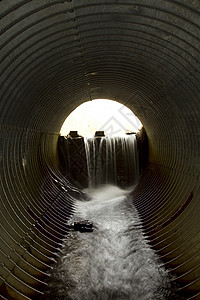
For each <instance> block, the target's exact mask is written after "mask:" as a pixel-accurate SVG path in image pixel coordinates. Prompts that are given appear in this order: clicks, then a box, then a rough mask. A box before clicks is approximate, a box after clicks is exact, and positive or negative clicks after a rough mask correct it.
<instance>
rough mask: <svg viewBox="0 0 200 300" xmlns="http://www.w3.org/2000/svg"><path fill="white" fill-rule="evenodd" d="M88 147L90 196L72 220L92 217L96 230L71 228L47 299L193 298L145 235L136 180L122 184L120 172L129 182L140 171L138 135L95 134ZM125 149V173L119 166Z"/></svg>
mask: <svg viewBox="0 0 200 300" xmlns="http://www.w3.org/2000/svg"><path fill="white" fill-rule="evenodd" d="M117 145H118V146H119V145H120V147H118V148H117ZM85 147H86V154H87V163H88V176H89V187H88V190H85V192H86V193H87V194H88V195H89V197H88V199H89V200H87V201H85V200H83V201H81V200H77V201H76V212H75V214H74V215H73V218H72V219H71V222H75V221H81V220H89V221H91V222H93V225H94V227H93V229H94V230H93V232H79V231H74V230H73V229H72V230H71V231H70V233H69V235H68V236H67V237H66V239H65V240H64V241H63V247H62V251H61V255H60V256H59V259H58V262H57V264H55V266H54V269H53V271H52V272H51V280H50V282H49V287H48V290H46V291H45V294H44V296H43V297H42V299H52V300H111V299H113V300H136V299H137V300H164V299H179V300H180V299H187V298H186V297H184V296H180V294H179V295H178V294H176V292H174V291H173V289H174V287H172V284H171V279H172V276H171V275H169V274H168V271H167V270H166V269H165V267H164V266H163V264H162V262H161V261H160V260H159V258H158V256H157V255H156V254H155V252H154V251H153V250H152V249H151V248H150V247H149V245H148V243H147V241H146V240H145V238H144V235H143V231H142V224H141V222H140V219H139V217H138V214H137V211H136V208H135V207H134V205H133V198H132V196H131V191H132V190H133V189H134V186H131V187H130V186H129V188H127V187H126V188H125V187H123V189H122V188H120V187H118V186H117V177H119V178H120V180H121V179H122V180H124V181H126V184H125V185H127V183H129V182H132V183H134V182H135V184H136V180H137V178H138V176H139V167H138V153H137V148H136V140H135V137H133V138H123V139H112V140H108V139H106V138H102V139H101V140H99V139H90V140H86V142H85ZM119 154H120V157H121V160H122V163H123V166H124V169H125V171H126V172H123V173H120V172H119V170H118V169H120V168H118V169H117V164H119V162H118V161H119V159H117V155H119Z"/></svg>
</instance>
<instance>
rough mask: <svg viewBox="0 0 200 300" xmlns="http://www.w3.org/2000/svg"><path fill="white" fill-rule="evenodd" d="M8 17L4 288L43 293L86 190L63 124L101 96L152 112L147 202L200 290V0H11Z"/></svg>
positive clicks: (146, 220) (2, 124)
mask: <svg viewBox="0 0 200 300" xmlns="http://www.w3.org/2000/svg"><path fill="white" fill-rule="evenodd" d="M0 18H1V23H0V40H1V51H0V78H1V80H0V85H1V89H0V132H1V135H0V176H1V180H0V197H1V198H0V262H1V263H0V295H2V296H1V297H2V299H4V298H5V299H20V300H21V299H32V298H33V297H34V296H36V295H39V294H40V288H41V286H42V285H44V283H43V282H44V278H45V277H46V276H47V275H46V271H47V270H48V269H49V268H51V263H52V261H54V259H55V258H56V256H57V253H58V251H59V247H60V244H61V242H62V238H63V236H65V235H66V233H67V231H68V228H67V225H66V222H67V220H68V219H69V217H70V215H71V214H72V213H73V209H74V205H75V202H74V199H75V198H77V196H79V195H80V191H79V190H78V189H75V188H73V187H72V186H71V185H70V184H69V182H68V181H67V180H66V179H64V177H63V176H62V173H61V172H60V170H59V162H58V155H57V140H58V136H59V131H60V128H61V126H62V123H63V122H64V120H65V118H66V117H67V115H68V114H69V113H71V112H72V111H73V110H74V109H75V108H76V107H77V106H78V105H79V104H81V103H83V102H85V101H88V100H92V99H97V98H107V99H112V100H116V101H119V102H120V103H123V104H125V105H126V106H127V107H129V108H130V109H131V110H132V111H133V112H134V113H135V114H136V115H137V116H138V117H139V119H140V120H141V122H142V123H143V125H144V127H145V129H146V132H147V135H148V141H149V159H148V165H147V168H146V170H145V172H144V174H143V176H142V178H141V181H140V183H139V186H138V188H137V190H136V191H135V195H134V196H135V205H136V207H137V209H138V212H139V215H140V218H141V220H142V221H143V226H144V230H145V232H146V234H147V235H148V237H149V239H150V241H151V244H152V246H153V247H154V249H156V251H158V253H159V254H160V255H161V257H162V259H163V260H164V262H165V263H166V264H167V265H168V266H170V268H171V269H172V270H173V272H174V273H175V274H176V276H177V279H179V281H181V282H182V284H183V286H184V289H185V290H187V291H193V292H194V293H196V299H200V221H199V220H200V184H199V171H200V153H199V151H200V150H199V149H200V118H199V110H200V86H199V81H200V71H199V70H200V64H199V63H200V2H199V1H198V0H165V1H162V0H156V1H154V0H140V1H138V0H137V1H136V0H108V1H102V0H40V1H32V0H1V1H0ZM198 295H199V296H198Z"/></svg>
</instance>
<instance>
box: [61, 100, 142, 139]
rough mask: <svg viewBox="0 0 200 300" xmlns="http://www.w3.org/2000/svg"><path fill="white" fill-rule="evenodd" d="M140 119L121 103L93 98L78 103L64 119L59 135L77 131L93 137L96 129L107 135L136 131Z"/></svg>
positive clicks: (139, 124)
mask: <svg viewBox="0 0 200 300" xmlns="http://www.w3.org/2000/svg"><path fill="white" fill-rule="evenodd" d="M141 127H142V124H141V122H140V120H139V119H138V118H137V117H136V116H135V115H134V113H133V112H132V111H131V110H130V109H129V108H127V107H126V106H124V105H123V104H121V103H119V102H117V101H113V100H109V99H94V100H92V101H87V102H84V103H83V104H81V105H79V106H78V107H77V108H76V109H75V110H74V111H73V112H72V113H71V114H70V115H69V116H68V117H67V118H66V120H65V122H64V123H63V125H62V128H61V130H60V134H61V135H64V136H66V135H68V134H69V132H70V131H78V133H79V135H81V136H85V137H93V136H94V134H95V132H96V131H104V132H105V135H106V136H108V137H112V136H121V135H124V134H125V133H133V132H138V131H139V130H140V129H141Z"/></svg>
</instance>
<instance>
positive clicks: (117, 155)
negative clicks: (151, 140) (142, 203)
mask: <svg viewBox="0 0 200 300" xmlns="http://www.w3.org/2000/svg"><path fill="white" fill-rule="evenodd" d="M84 143H85V151H86V160H87V169H88V185H89V188H98V187H99V186H101V185H102V184H115V185H119V184H122V183H123V182H124V183H125V184H126V185H127V184H128V185H130V183H131V182H132V183H134V182H136V180H137V179H138V177H139V158H138V150H137V139H136V136H135V135H124V136H121V137H120V136H113V137H110V138H107V137H101V138H96V137H94V138H85V139H84Z"/></svg>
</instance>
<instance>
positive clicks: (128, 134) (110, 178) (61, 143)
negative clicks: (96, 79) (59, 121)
mask: <svg viewBox="0 0 200 300" xmlns="http://www.w3.org/2000/svg"><path fill="white" fill-rule="evenodd" d="M144 132H145V130H144V129H143V128H142V123H141V122H140V120H139V119H138V118H137V117H136V115H135V114H134V113H133V112H132V111H131V110H130V109H129V108H128V107H126V106H125V105H123V104H121V103H119V102H117V101H113V100H108V99H95V100H92V101H88V102H84V103H83V104H81V105H80V106H78V107H77V108H76V109H75V110H74V111H73V112H72V113H71V114H70V115H69V116H68V117H67V119H66V120H65V122H64V123H63V125H62V128H61V131H60V134H61V136H60V137H59V140H58V149H59V151H58V153H59V158H60V165H61V166H62V171H63V174H64V175H65V176H66V177H67V178H68V179H69V180H70V181H72V182H73V183H74V184H75V185H76V186H78V187H80V188H81V187H89V188H97V187H99V186H100V185H103V184H110V183H112V184H115V185H117V186H120V187H127V186H131V185H132V186H134V185H135V183H136V181H137V180H138V179H139V176H140V174H141V169H142V167H141V164H142V163H141V158H142V156H141V153H142V152H143V153H148V142H146V143H145V142H144V141H143V142H141V140H142V139H144V135H145V134H144ZM145 138H146V140H147V136H145ZM142 148H143V149H142ZM143 160H144V159H143ZM143 167H144V164H143Z"/></svg>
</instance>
